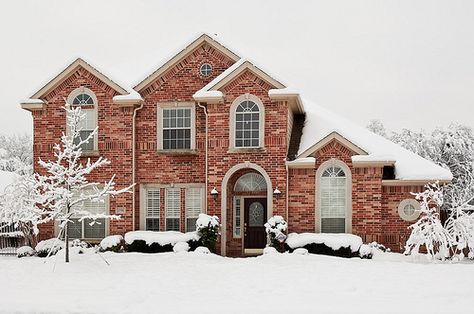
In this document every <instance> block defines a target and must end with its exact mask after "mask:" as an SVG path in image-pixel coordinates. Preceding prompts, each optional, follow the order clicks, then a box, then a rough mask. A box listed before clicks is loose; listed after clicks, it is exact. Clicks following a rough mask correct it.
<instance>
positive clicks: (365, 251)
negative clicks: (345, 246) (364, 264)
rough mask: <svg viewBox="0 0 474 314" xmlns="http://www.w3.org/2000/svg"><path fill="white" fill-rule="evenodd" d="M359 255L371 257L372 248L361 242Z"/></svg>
mask: <svg viewBox="0 0 474 314" xmlns="http://www.w3.org/2000/svg"><path fill="white" fill-rule="evenodd" d="M359 257H360V258H367V259H371V258H372V248H371V247H370V245H368V244H362V245H361V246H360V248H359Z"/></svg>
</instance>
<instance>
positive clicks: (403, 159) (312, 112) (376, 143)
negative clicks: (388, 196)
mask: <svg viewBox="0 0 474 314" xmlns="http://www.w3.org/2000/svg"><path fill="white" fill-rule="evenodd" d="M303 103H304V108H305V110H306V120H305V126H304V127H303V135H302V137H301V141H300V148H299V151H298V156H297V159H299V158H306V157H308V156H310V155H311V154H312V153H313V152H314V151H316V150H317V149H319V148H320V147H321V143H324V142H325V141H326V140H327V139H329V138H331V137H333V136H334V137H340V138H336V139H337V140H340V141H342V142H346V143H347V142H349V143H351V144H352V145H353V146H352V148H358V149H360V150H361V151H359V152H357V151H355V152H357V153H359V155H355V156H352V161H353V163H354V164H357V163H360V164H367V163H374V164H380V165H385V164H394V166H395V178H396V179H397V180H403V181H410V182H428V181H436V180H440V181H450V180H452V178H453V175H452V174H451V171H449V170H448V169H445V168H443V167H441V166H438V165H436V164H435V163H433V162H431V161H429V160H426V159H424V158H422V157H421V156H419V155H417V154H415V153H413V152H411V151H408V150H406V149H405V148H403V147H401V146H399V145H397V144H395V143H393V142H391V141H390V140H388V139H386V138H383V137H381V136H379V135H377V134H375V133H372V132H370V131H369V130H367V129H366V128H364V127H361V126H359V125H357V124H355V123H353V122H352V121H350V120H347V119H345V118H343V117H341V116H339V115H337V114H335V113H333V112H331V111H329V110H327V109H325V108H323V107H321V106H318V105H316V104H314V103H312V102H310V101H308V100H306V99H303ZM364 153H365V154H364Z"/></svg>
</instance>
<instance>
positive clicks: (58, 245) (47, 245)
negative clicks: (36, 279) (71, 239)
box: [35, 238, 64, 257]
mask: <svg viewBox="0 0 474 314" xmlns="http://www.w3.org/2000/svg"><path fill="white" fill-rule="evenodd" d="M63 248H64V242H62V241H61V240H58V239H56V238H52V239H48V240H43V241H40V242H39V243H38V244H37V245H36V247H35V251H36V254H37V255H38V256H39V257H46V256H48V254H49V255H50V256H51V255H54V254H56V253H58V251H59V250H61V249H63ZM50 252H51V253H50Z"/></svg>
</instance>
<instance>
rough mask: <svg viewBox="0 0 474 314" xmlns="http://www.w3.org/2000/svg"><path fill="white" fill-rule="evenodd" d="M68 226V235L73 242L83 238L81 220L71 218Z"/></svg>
mask: <svg viewBox="0 0 474 314" xmlns="http://www.w3.org/2000/svg"><path fill="white" fill-rule="evenodd" d="M69 220H70V222H69V224H68V226H67V234H68V235H69V238H70V239H71V240H73V239H81V238H82V222H80V221H79V218H71V219H69Z"/></svg>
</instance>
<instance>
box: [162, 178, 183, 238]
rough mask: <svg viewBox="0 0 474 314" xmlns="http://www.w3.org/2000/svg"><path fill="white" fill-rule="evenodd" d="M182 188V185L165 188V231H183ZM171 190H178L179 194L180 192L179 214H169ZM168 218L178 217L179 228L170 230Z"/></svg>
mask: <svg viewBox="0 0 474 314" xmlns="http://www.w3.org/2000/svg"><path fill="white" fill-rule="evenodd" d="M181 190H182V189H181V188H180V187H168V188H165V208H164V210H165V231H181V230H182V229H181V209H182V208H181V207H182V205H183V204H182V201H181ZM170 191H178V194H179V197H178V200H179V209H178V216H171V217H170V216H169V214H168V206H169V204H170V203H169V202H170V196H169V194H168V193H169V192H170ZM168 219H178V230H168Z"/></svg>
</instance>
